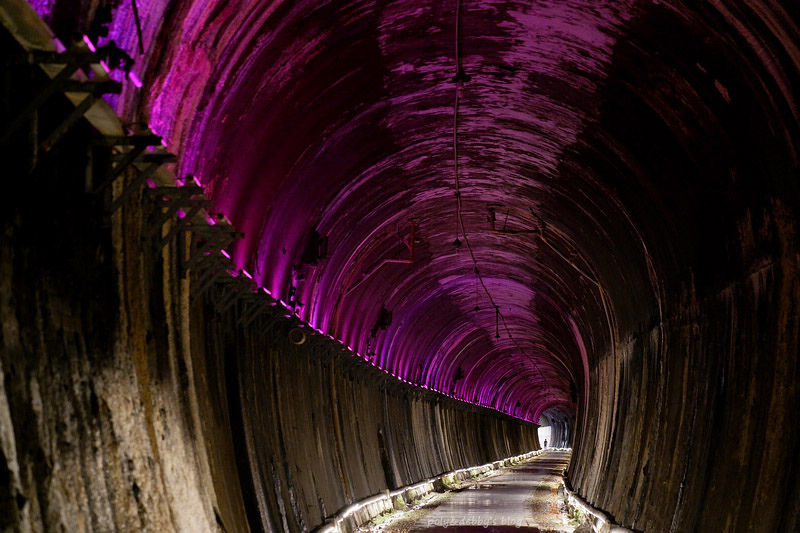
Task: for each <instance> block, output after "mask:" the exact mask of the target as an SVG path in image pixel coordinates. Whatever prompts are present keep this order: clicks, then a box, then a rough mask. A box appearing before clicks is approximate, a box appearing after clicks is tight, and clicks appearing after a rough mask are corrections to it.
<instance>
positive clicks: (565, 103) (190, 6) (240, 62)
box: [87, 0, 633, 418]
mask: <svg viewBox="0 0 800 533" xmlns="http://www.w3.org/2000/svg"><path fill="white" fill-rule="evenodd" d="M348 5H349V6H351V8H352V9H350V10H346V9H344V6H341V9H339V8H333V7H332V8H331V9H330V12H328V11H325V12H324V13H323V11H324V10H319V11H317V10H315V8H314V4H313V3H306V4H297V5H294V6H289V5H288V4H287V5H286V6H284V7H285V9H277V10H276V9H272V8H271V6H272V4H270V3H268V2H266V0H264V1H259V0H242V1H241V2H239V3H237V8H236V9H221V8H222V7H223V6H224V4H223V3H222V1H221V0H185V1H182V2H177V3H175V4H174V5H173V6H172V7H173V8H174V9H170V10H168V9H167V6H168V2H167V1H166V0H156V1H154V2H151V3H149V5H147V6H145V7H144V8H143V10H142V13H141V15H142V20H143V23H144V30H145V32H144V33H145V36H146V38H147V39H149V40H148V41H147V42H148V43H150V45H151V46H153V49H156V48H157V49H158V50H159V55H158V59H156V58H155V57H152V58H151V57H149V56H148V55H147V54H145V56H144V57H137V72H139V73H140V75H141V76H142V78H143V80H144V82H145V83H144V85H143V86H142V90H141V91H128V92H126V94H125V95H124V96H125V98H127V99H128V100H127V101H125V102H123V103H121V104H120V105H121V106H122V107H123V109H122V112H123V115H124V114H125V112H128V111H130V112H131V113H133V112H134V110H136V112H140V111H139V110H144V111H141V112H142V113H144V114H146V115H147V116H146V117H145V118H147V120H148V121H149V123H150V124H151V127H152V129H153V131H157V132H159V134H160V135H162V136H164V138H165V140H166V142H165V146H166V145H167V144H168V145H169V146H172V147H173V151H174V152H176V153H178V155H179V156H180V161H179V163H178V167H177V171H178V174H179V175H186V174H190V173H191V174H194V175H195V178H194V179H195V182H196V183H197V184H198V185H200V180H199V179H198V178H197V176H202V183H203V184H204V185H205V186H206V194H207V195H208V196H209V197H210V198H211V199H212V201H213V203H214V206H213V210H214V211H215V212H220V213H224V215H225V220H226V222H228V223H230V224H232V225H233V226H234V227H236V228H237V230H238V231H241V232H243V233H244V235H245V238H244V239H242V240H240V241H237V242H236V243H235V244H234V245H232V246H231V247H230V249H229V250H228V252H229V253H228V252H225V251H223V255H225V256H226V257H228V258H231V259H232V261H233V263H234V264H235V265H236V267H237V268H239V269H243V271H244V272H247V273H246V274H245V275H247V276H249V277H252V279H253V280H254V281H255V282H256V284H257V285H258V286H261V287H263V289H264V290H265V292H266V293H267V294H269V295H271V296H272V297H273V298H275V299H276V300H277V302H278V303H279V304H280V305H281V306H283V307H284V308H285V309H287V316H297V317H299V318H300V319H302V320H304V321H307V322H308V323H309V325H310V326H311V327H312V328H314V329H315V330H316V331H319V332H321V333H323V332H324V334H325V335H327V336H328V337H329V338H335V339H336V340H338V341H339V342H340V343H341V344H342V345H343V346H345V347H347V349H349V350H350V351H352V352H354V353H360V354H369V356H368V358H369V361H370V362H371V363H372V364H374V365H376V366H378V367H379V368H381V369H383V370H385V371H387V372H388V373H390V374H391V375H394V376H398V377H399V378H400V379H402V380H403V381H406V382H409V383H414V384H417V385H419V386H421V387H423V388H428V389H431V390H436V391H439V392H441V393H442V394H445V395H447V396H450V397H454V398H458V399H461V400H464V401H467V402H471V403H475V404H480V405H485V406H487V407H492V408H494V409H498V410H501V411H503V412H506V413H508V414H511V415H513V416H518V417H523V418H527V417H530V416H532V413H540V412H542V411H543V409H544V408H545V407H551V406H555V407H557V408H559V409H563V410H565V411H568V412H574V409H575V404H574V402H572V401H571V400H570V388H571V386H572V387H574V388H576V389H578V390H580V391H581V393H583V391H584V390H586V388H585V387H586V383H585V379H584V376H585V373H586V371H587V367H586V364H585V360H586V359H585V352H586V350H587V348H586V345H585V343H584V340H583V337H584V336H585V335H587V334H588V333H589V331H588V326H587V324H586V323H585V322H584V321H583V320H581V319H580V318H575V317H574V316H573V315H574V314H575V313H576V311H575V310H576V309H579V308H586V309H589V310H590V311H591V312H598V313H602V312H603V311H602V307H603V302H602V301H601V300H600V298H599V297H598V296H597V291H596V290H595V288H593V287H590V286H587V285H586V284H582V280H581V279H580V276H579V275H577V274H576V273H575V271H574V269H571V268H570V267H569V266H568V265H565V263H564V261H563V259H562V258H561V257H559V255H558V254H557V253H556V252H554V251H553V250H552V249H550V248H547V247H545V246H544V245H542V243H541V242H540V241H539V240H538V239H537V237H536V236H533V235H530V234H525V233H524V230H528V231H530V229H531V227H532V225H533V224H534V223H535V220H534V219H533V218H532V215H531V214H530V213H531V212H534V213H536V215H537V216H540V217H541V218H542V219H544V220H546V221H547V223H548V224H550V226H549V227H550V228H551V229H553V230H558V231H553V232H552V233H551V234H550V235H551V236H550V237H549V239H552V242H553V243H555V246H556V249H557V250H565V251H567V252H568V253H573V252H575V253H576V254H577V253H578V252H580V250H581V249H583V248H588V247H593V246H599V245H598V244H597V243H600V244H601V245H602V246H605V247H606V248H609V249H610V248H612V247H613V246H614V244H615V243H611V242H610V241H609V239H608V237H607V236H606V235H583V234H581V233H580V232H577V231H576V229H575V228H577V227H579V226H580V227H588V228H593V227H600V224H599V223H598V222H597V220H596V219H595V218H596V217H597V213H595V212H592V211H586V210H583V209H582V208H581V207H580V205H579V204H578V202H577V201H576V200H575V199H573V198H571V197H569V196H568V195H566V194H565V193H564V191H563V190H562V189H560V188H559V176H560V172H562V170H561V169H560V165H561V162H562V161H563V160H564V154H565V153H568V151H569V150H570V147H571V146H572V145H573V144H574V143H575V142H576V141H577V139H579V137H580V136H581V134H582V132H583V131H584V129H585V128H586V127H587V124H589V123H591V121H592V120H594V119H595V116H594V113H593V112H592V113H588V112H587V111H586V110H585V109H583V108H581V107H579V106H578V105H577V104H576V102H580V101H587V102H593V101H594V100H593V98H594V95H595V92H596V91H597V90H598V89H597V88H598V87H599V86H600V85H602V83H603V82H604V80H605V76H606V73H605V70H606V68H607V67H608V65H609V64H610V61H611V57H612V53H613V49H614V45H615V36H616V35H617V34H618V28H619V27H621V26H624V25H625V24H626V21H627V20H628V19H629V18H630V17H631V16H632V15H631V12H632V7H631V6H632V5H633V2H632V1H631V0H622V1H619V2H617V1H614V2H611V1H599V2H598V1H594V0H575V1H574V2H569V3H563V2H554V3H545V4H543V5H540V6H536V8H535V9H534V7H533V6H529V5H527V4H524V3H521V4H520V5H519V6H517V8H516V9H511V10H507V12H502V13H501V12H498V10H497V9H496V6H495V5H494V4H493V3H491V2H487V1H478V2H475V3H470V4H469V5H465V8H464V28H467V29H469V30H468V31H472V32H474V33H472V34H469V35H467V37H468V39H467V41H468V42H469V43H470V44H469V46H468V47H467V46H465V56H464V57H463V62H464V68H465V69H466V70H467V71H468V72H470V73H472V74H473V76H472V81H471V82H470V83H469V84H467V85H465V87H464V95H465V96H464V102H463V104H462V107H461V108H460V115H459V121H460V124H461V126H460V127H461V128H462V129H463V131H464V132H465V134H464V139H463V141H462V144H461V146H460V153H461V154H462V155H461V157H462V158H463V159H460V160H459V163H460V165H461V166H462V168H463V176H462V178H463V183H462V187H463V189H462V198H463V206H464V209H463V213H462V216H463V220H464V229H465V230H466V232H467V235H468V238H469V241H470V243H471V244H472V247H473V249H474V253H475V257H476V262H477V265H478V268H479V270H480V272H481V276H482V278H483V280H484V282H485V285H486V289H488V292H489V295H491V298H492V300H493V302H492V301H490V300H489V295H487V294H486V290H484V288H483V287H482V286H481V284H479V283H478V282H477V279H476V275H475V265H473V262H472V259H471V256H470V254H469V252H468V251H467V249H466V248H465V247H461V248H456V247H454V246H453V241H454V238H455V228H456V227H457V224H456V216H457V214H456V202H455V200H454V196H453V193H454V189H453V187H454V184H453V181H452V167H453V159H452V158H453V153H452V135H453V131H452V127H453V115H452V113H453V109H452V101H453V96H454V91H455V87H454V84H453V83H452V81H451V79H452V76H453V74H454V58H453V38H454V36H453V35H452V31H453V22H454V12H453V6H452V5H449V4H448V5H446V4H444V3H441V2H435V1H433V0H423V1H419V2H415V3H414V10H413V12H409V10H408V9H401V8H400V7H398V5H393V4H392V5H389V4H387V5H383V4H380V5H373V4H369V6H370V7H369V9H367V8H366V7H365V6H367V3H365V2H361V1H356V2H352V3H348ZM353 6H356V7H358V6H360V7H362V8H363V9H355V8H353ZM218 7H219V8H220V9H217V8H218ZM406 7H407V6H406ZM165 17H166V18H165ZM159 28H162V30H159ZM477 28H480V32H478V31H477ZM433 29H435V30H436V31H433ZM333 32H337V33H336V34H334V33H333ZM159 35H169V36H170V39H169V40H168V41H163V42H161V41H156V40H157V39H158V38H159V37H158V36H159ZM109 38H114V39H115V40H116V41H117V42H118V43H119V44H120V46H121V47H123V48H124V49H126V50H135V41H136V31H135V24H134V21H133V17H132V15H131V13H130V8H129V6H127V5H125V4H121V5H120V7H119V8H118V11H117V13H116V15H115V23H114V25H113V27H112V28H111V34H110V35H109ZM331 42H335V43H336V44H335V46H334V45H332V44H331ZM153 43H155V44H153ZM87 45H88V43H87ZM148 53H149V52H148ZM137 79H138V78H137ZM565 79H567V80H569V83H567V84H565V83H562V82H559V83H556V81H554V80H565ZM131 80H132V81H134V80H133V77H131ZM134 83H135V84H136V81H134ZM137 86H141V80H140V81H139V83H138V84H137ZM129 93H130V94H129ZM532 147H535V149H534V148H532ZM512 156H513V157H512ZM585 194H586V195H587V196H591V197H592V198H594V197H597V198H598V199H596V200H593V201H594V202H602V201H605V200H604V199H603V198H602V195H601V194H598V193H597V191H594V190H591V189H587V191H586V192H585ZM592 195H594V196H592ZM495 204H496V205H503V206H505V208H506V209H507V210H508V212H509V214H508V215H507V217H506V218H507V224H508V226H509V228H510V229H512V230H514V231H518V232H522V233H518V234H515V235H513V236H512V235H509V234H500V233H498V232H493V231H492V230H490V228H489V226H488V223H487V222H486V220H487V206H488V205H495ZM603 212H611V213H613V212H615V210H614V208H609V209H607V210H603ZM615 216H616V215H615ZM619 216H620V217H622V215H619ZM412 219H413V220H414V221H415V224H416V225H415V228H416V235H415V242H414V257H413V261H411V258H410V248H409V243H408V239H410V233H409V227H410V225H411V220H412ZM209 223H212V222H211V221H209ZM312 230H314V231H316V232H317V233H318V234H319V235H322V236H325V237H327V239H328V240H327V250H326V253H325V255H324V257H315V256H314V253H312V252H314V250H311V251H310V252H309V253H306V252H307V250H306V248H307V244H308V241H309V236H310V235H312ZM460 240H461V241H463V240H464V238H463V235H462V236H461V239H460ZM245 269H246V270H245ZM604 274H605V275H607V276H610V275H612V274H609V273H604ZM613 275H616V274H613ZM292 287H294V289H293V293H294V298H295V299H294V300H293V301H295V302H298V303H301V304H302V307H301V306H299V305H298V306H289V305H288V304H287V303H286V301H288V300H289V297H290V289H291V288H292ZM495 304H496V305H498V306H499V307H500V309H501V312H502V315H503V318H504V320H505V323H498V322H499V321H498V320H497V316H496V314H495V311H494V307H493V306H494V305H495ZM276 305H277V304H276ZM581 306H582V307H581ZM382 308H385V309H387V310H389V311H391V313H392V315H393V317H392V321H391V324H385V325H382V326H381V327H377V326H376V322H377V320H378V316H379V314H380V312H381V309H382ZM498 337H499V338H498ZM373 353H374V354H375V355H374V356H373V355H372V354H373Z"/></svg>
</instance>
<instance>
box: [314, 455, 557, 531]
mask: <svg viewBox="0 0 800 533" xmlns="http://www.w3.org/2000/svg"><path fill="white" fill-rule="evenodd" d="M558 449H559V448H547V450H558ZM544 451H545V450H536V451H532V452H528V453H524V454H522V455H517V456H515V457H509V458H507V459H501V460H499V461H494V462H493V463H487V464H485V465H480V466H473V467H469V468H462V469H460V470H454V471H452V472H446V473H444V474H442V475H440V476H437V477H432V478H430V479H426V480H424V481H420V482H419V483H415V484H414V485H408V486H406V487H401V488H399V489H396V490H393V491H388V490H387V491H384V492H382V493H380V494H376V495H374V496H370V497H369V498H366V499H364V500H361V501H359V502H356V503H354V504H353V505H350V506H349V507H346V508H345V509H342V510H341V511H339V512H338V513H336V515H335V516H334V517H333V518H331V519H330V520H328V521H327V522H325V523H324V524H323V525H322V526H320V527H319V528H318V529H316V532H317V533H353V532H354V531H355V530H356V529H358V528H359V527H361V526H363V525H364V524H366V523H367V522H369V521H370V520H372V519H373V518H375V517H376V516H378V515H380V514H382V513H385V512H387V511H392V510H401V509H404V508H405V507H407V506H409V505H411V504H412V502H414V501H415V500H418V499H420V498H422V497H424V496H426V495H428V494H430V493H432V492H446V491H447V490H448V488H449V487H452V486H453V485H457V484H460V483H463V482H465V481H467V480H469V479H470V478H473V477H477V476H484V475H486V474H488V473H490V472H492V471H496V470H500V469H501V468H505V467H507V466H511V465H515V464H518V463H521V462H522V461H527V460H528V459H532V458H534V457H536V456H539V455H541V454H542V453H543V452H544Z"/></svg>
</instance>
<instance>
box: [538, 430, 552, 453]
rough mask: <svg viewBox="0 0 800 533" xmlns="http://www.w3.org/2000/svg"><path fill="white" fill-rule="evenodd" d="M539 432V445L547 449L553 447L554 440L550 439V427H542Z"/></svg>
mask: <svg viewBox="0 0 800 533" xmlns="http://www.w3.org/2000/svg"><path fill="white" fill-rule="evenodd" d="M538 432H539V444H541V445H542V448H547V447H548V446H552V445H553V439H551V438H550V426H542V427H540V428H539V430H538Z"/></svg>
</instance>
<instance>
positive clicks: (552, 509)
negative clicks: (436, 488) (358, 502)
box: [366, 450, 574, 533]
mask: <svg viewBox="0 0 800 533" xmlns="http://www.w3.org/2000/svg"><path fill="white" fill-rule="evenodd" d="M569 459H570V452H568V451H556V450H554V451H551V452H548V453H546V454H543V455H540V456H538V457H536V458H534V459H533V460H531V461H529V462H526V463H524V464H520V465H517V466H513V467H510V468H508V469H507V470H506V471H505V472H503V473H501V474H498V475H496V476H493V477H491V478H489V479H486V480H484V481H480V482H479V483H476V484H474V485H470V486H468V487H467V488H464V489H460V490H458V491H454V492H452V493H450V494H448V495H447V496H445V497H443V498H439V499H437V500H435V501H433V502H432V503H430V504H428V505H424V506H422V507H421V508H419V509H418V510H414V511H411V512H408V513H406V514H405V515H403V516H401V517H400V518H398V519H396V520H393V521H391V522H387V523H385V524H383V525H377V526H373V527H372V528H371V529H366V530H367V531H382V532H412V531H414V532H416V531H420V532H422V531H425V532H429V533H433V532H439V531H446V532H459V531H462V532H468V531H483V532H486V531H497V532H501V531H538V532H556V531H572V530H573V529H574V528H573V527H570V526H568V525H567V515H566V512H565V511H563V510H562V508H561V501H560V498H559V495H558V488H559V484H560V483H561V475H562V474H563V472H564V469H565V468H566V467H567V464H569Z"/></svg>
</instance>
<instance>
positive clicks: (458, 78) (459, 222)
mask: <svg viewBox="0 0 800 533" xmlns="http://www.w3.org/2000/svg"><path fill="white" fill-rule="evenodd" d="M462 2H463V0H456V69H457V70H456V75H455V77H454V78H453V81H455V83H456V91H455V101H454V103H453V171H454V177H455V197H456V217H457V218H456V240H455V241H454V243H453V244H454V245H455V246H456V247H460V246H461V241H460V240H459V235H460V236H461V237H463V238H464V244H465V245H466V247H467V250H468V251H469V255H470V258H471V260H472V265H473V269H474V270H475V275H476V277H477V278H478V281H479V282H480V284H481V287H482V288H483V291H484V293H486V297H487V298H488V299H489V303H491V305H492V307H494V309H495V313H496V315H495V319H496V320H497V319H498V318H499V320H500V322H501V323H502V324H503V329H504V331H505V332H506V335H508V338H509V339H510V340H511V341H512V342H513V343H514V345H515V346H516V347H517V349H518V350H519V352H520V354H521V355H523V357H525V358H526V359H528V360H529V361H530V362H531V363H532V364H533V367H534V370H536V372H537V373H538V374H539V377H544V374H543V373H542V371H541V369H540V368H539V365H538V363H537V362H536V360H535V359H534V358H533V357H532V356H530V355H529V354H528V353H527V352H526V351H525V349H524V348H523V347H522V345H521V344H520V343H519V341H517V339H516V338H514V335H513V334H512V333H511V328H510V327H509V326H508V322H507V321H506V317H505V316H504V315H503V313H501V312H500V306H499V305H498V304H497V303H496V301H495V299H494V297H493V296H492V293H491V292H490V291H489V288H488V287H487V286H486V282H485V280H484V279H483V275H482V274H481V272H480V270H479V269H478V260H477V258H476V257H475V251H474V250H473V248H472V243H470V240H469V237H468V236H467V231H466V228H465V227H464V214H463V199H462V198H461V172H460V167H459V162H458V159H459V158H458V129H459V128H458V125H459V121H458V119H459V106H460V103H461V92H462V89H463V87H464V81H466V80H468V79H469V76H467V75H466V73H465V72H464V69H463V65H462V57H461V46H462V20H461V7H462ZM459 230H460V232H459ZM476 307H477V306H476ZM498 337H499V334H498Z"/></svg>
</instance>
